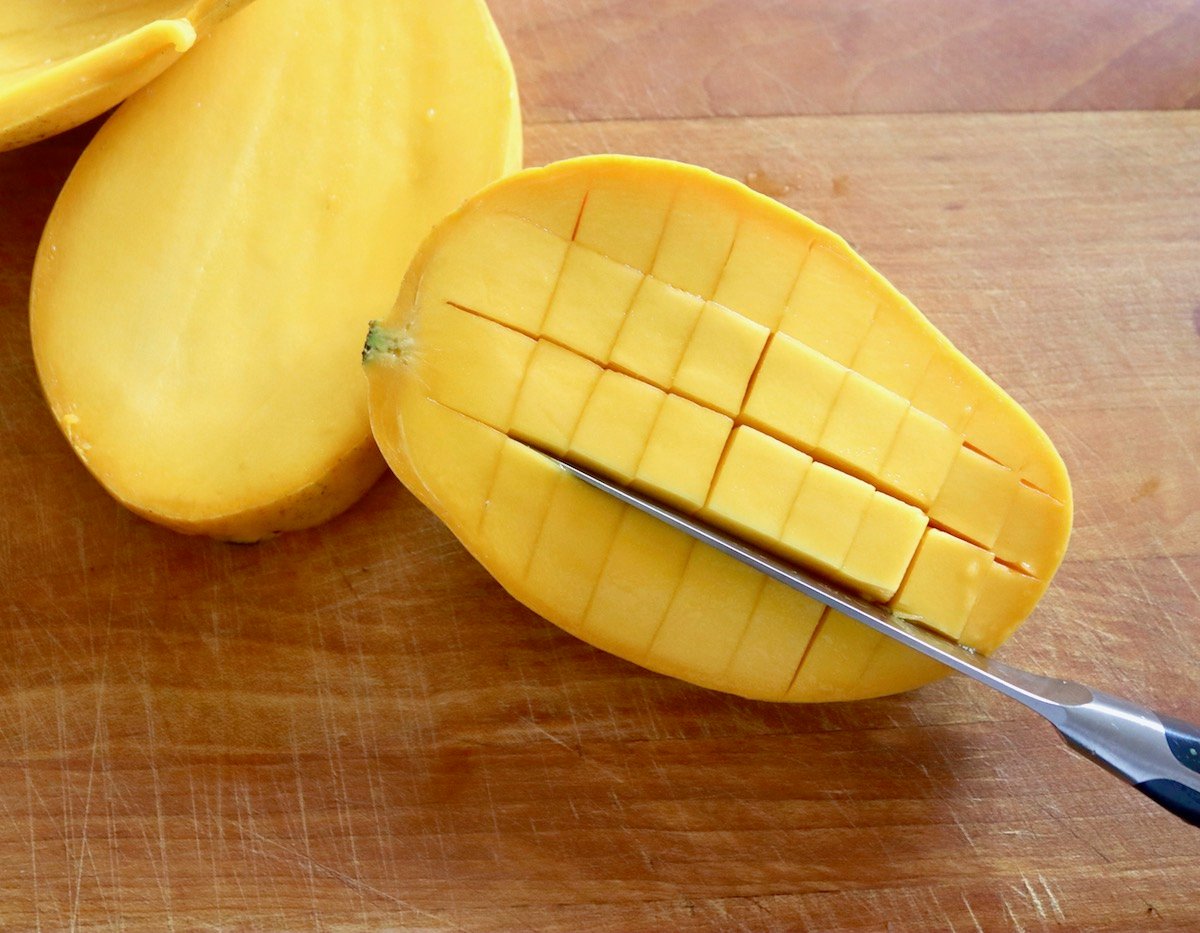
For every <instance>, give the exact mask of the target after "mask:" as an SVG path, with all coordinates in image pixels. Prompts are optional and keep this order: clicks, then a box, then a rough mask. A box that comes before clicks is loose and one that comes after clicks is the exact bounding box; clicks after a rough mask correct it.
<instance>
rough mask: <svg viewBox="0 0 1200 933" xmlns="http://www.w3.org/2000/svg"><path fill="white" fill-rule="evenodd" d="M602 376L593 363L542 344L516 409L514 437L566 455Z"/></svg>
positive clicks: (532, 360)
mask: <svg viewBox="0 0 1200 933" xmlns="http://www.w3.org/2000/svg"><path fill="white" fill-rule="evenodd" d="M601 372H603V370H601V369H600V367H599V366H597V365H596V364H595V363H593V362H592V361H591V360H589V359H587V358H585V357H582V356H579V355H578V354H576V353H572V352H571V351H570V350H567V349H564V348H563V347H560V346H558V345H557V344H553V343H550V342H548V341H545V340H539V341H538V342H537V345H536V346H535V347H534V349H533V355H532V356H531V357H530V359H529V369H528V370H527V372H526V373H525V381H524V382H523V383H522V385H521V391H520V393H519V394H518V395H517V403H516V407H515V408H514V409H513V415H512V425H511V427H510V428H509V430H510V432H511V433H512V435H513V436H514V437H519V438H522V439H524V440H527V441H529V442H530V443H532V444H534V445H536V446H538V447H542V448H545V449H546V450H552V451H554V452H555V453H556V454H564V453H566V452H567V448H568V447H570V444H571V435H572V434H574V433H575V426H576V425H577V424H578V423H579V417H580V415H581V414H582V413H583V408H584V406H585V405H586V404H587V400H588V399H589V398H590V397H591V395H592V391H593V390H594V389H595V387H596V383H597V382H598V381H599V380H600V373H601Z"/></svg>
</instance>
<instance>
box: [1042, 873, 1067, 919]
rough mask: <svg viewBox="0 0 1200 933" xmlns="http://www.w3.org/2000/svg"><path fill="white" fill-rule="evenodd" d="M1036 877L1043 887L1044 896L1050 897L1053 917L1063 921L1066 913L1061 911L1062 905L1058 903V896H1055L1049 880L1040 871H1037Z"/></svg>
mask: <svg viewBox="0 0 1200 933" xmlns="http://www.w3.org/2000/svg"><path fill="white" fill-rule="evenodd" d="M1037 879H1038V881H1040V882H1041V885H1042V888H1043V889H1045V891H1046V897H1048V898H1049V899H1050V909H1051V910H1052V911H1054V917H1055V919H1056V920H1058V921H1059V922H1062V923H1065V922H1066V919H1067V915H1066V914H1064V913H1063V911H1062V907H1061V906H1060V905H1059V903H1058V898H1057V897H1055V895H1054V891H1053V890H1052V889H1051V887H1050V882H1048V881H1047V880H1046V878H1045V876H1044V875H1043V874H1042V873H1041V872H1038V876H1037Z"/></svg>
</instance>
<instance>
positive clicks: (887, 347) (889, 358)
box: [850, 300, 934, 399]
mask: <svg viewBox="0 0 1200 933" xmlns="http://www.w3.org/2000/svg"><path fill="white" fill-rule="evenodd" d="M927 330H928V325H924V322H922V321H921V320H920V318H918V317H917V316H916V315H914V314H913V312H912V309H911V308H908V307H905V306H904V305H903V304H902V303H901V302H900V301H897V300H892V301H885V302H883V303H882V304H880V306H879V308H878V309H877V310H876V312H875V318H874V320H873V321H872V322H871V329H870V330H868V331H867V335H866V337H864V338H863V342H862V344H861V345H860V346H859V348H858V353H856V354H855V355H854V360H853V361H852V362H851V364H850V367H851V369H854V370H855V371H857V372H860V373H862V374H863V375H864V376H866V377H867V378H868V379H870V380H871V381H872V382H877V383H879V385H881V386H883V387H884V388H885V389H888V390H890V391H892V392H895V393H896V394H897V395H899V396H900V397H901V398H904V399H911V398H912V395H913V392H914V391H915V390H916V388H917V384H918V383H919V382H920V381H921V377H922V376H924V375H925V370H926V368H927V367H928V366H929V361H930V359H932V357H933V352H934V346H933V342H932V341H931V340H930V339H929V335H928V332H927Z"/></svg>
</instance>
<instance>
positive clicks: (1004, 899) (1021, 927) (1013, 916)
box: [1000, 895, 1025, 933]
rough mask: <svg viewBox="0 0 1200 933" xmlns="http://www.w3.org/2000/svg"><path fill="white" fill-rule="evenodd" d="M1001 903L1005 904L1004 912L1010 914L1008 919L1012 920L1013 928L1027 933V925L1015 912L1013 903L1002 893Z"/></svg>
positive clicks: (1018, 931)
mask: <svg viewBox="0 0 1200 933" xmlns="http://www.w3.org/2000/svg"><path fill="white" fill-rule="evenodd" d="M1000 903H1001V904H1003V905H1004V912H1005V913H1006V914H1008V919H1009V920H1011V921H1012V928H1013V929H1014V930H1016V931H1017V933H1025V926H1024V924H1022V923H1021V921H1020V920H1018V919H1017V915H1016V914H1014V913H1013V909H1012V904H1010V903H1009V902H1008V898H1007V897H1004V896H1003V895H1001V897H1000Z"/></svg>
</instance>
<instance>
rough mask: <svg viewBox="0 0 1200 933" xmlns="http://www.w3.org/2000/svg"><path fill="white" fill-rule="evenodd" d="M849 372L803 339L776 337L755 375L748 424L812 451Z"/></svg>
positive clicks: (748, 399)
mask: <svg viewBox="0 0 1200 933" xmlns="http://www.w3.org/2000/svg"><path fill="white" fill-rule="evenodd" d="M848 372H849V370H847V369H846V367H845V366H842V365H840V364H838V363H835V362H833V361H832V360H830V359H828V358H827V357H825V356H822V355H821V354H820V353H818V352H816V351H815V350H813V349H811V348H809V347H806V346H805V345H804V344H802V343H800V342H799V341H798V340H794V339H793V338H791V337H788V336H787V335H785V334H779V333H777V334H773V335H772V336H771V339H770V342H769V343H768V344H767V349H766V351H765V352H764V353H763V358H762V363H761V364H760V365H759V367H758V372H757V373H756V374H755V376H754V381H753V383H752V384H751V386H750V391H749V392H748V394H747V396H746V404H745V406H744V407H743V408H742V418H743V420H744V421H745V422H746V423H747V424H749V425H753V426H754V427H756V428H758V429H759V430H760V431H763V432H765V433H768V434H774V435H776V436H778V437H782V438H785V439H786V440H787V441H788V443H791V444H795V445H796V446H797V447H799V448H801V449H802V450H807V451H811V450H814V449H815V448H816V446H817V442H818V441H819V440H820V439H821V431H822V430H823V429H824V428H825V422H826V421H827V420H829V413H830V412H831V411H832V410H833V404H834V402H835V401H837V397H838V393H839V392H840V391H841V388H842V383H843V382H844V381H845V379H846V374H847V373H848Z"/></svg>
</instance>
